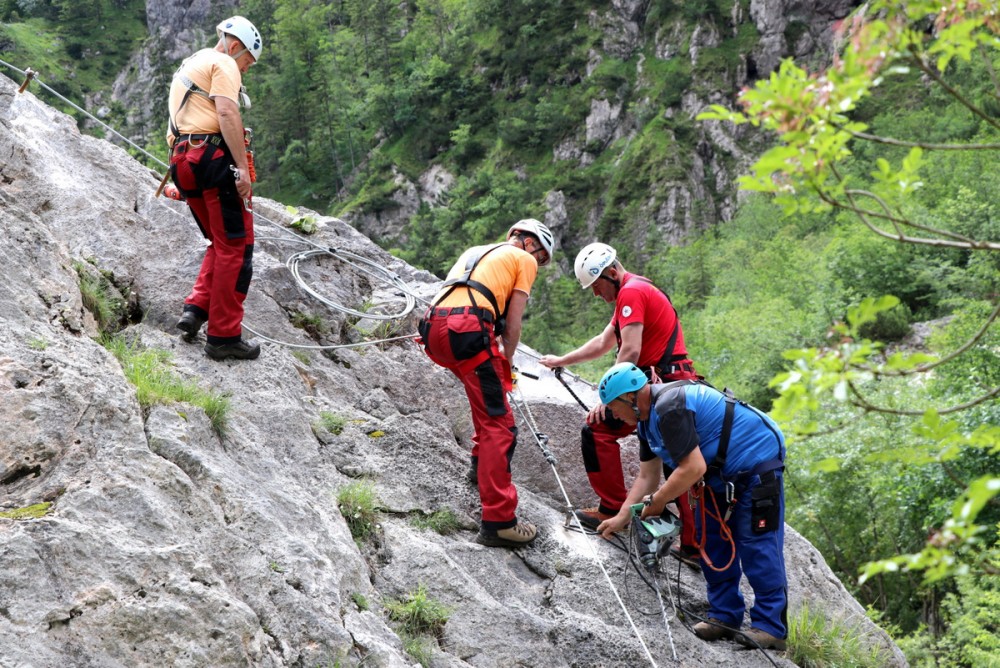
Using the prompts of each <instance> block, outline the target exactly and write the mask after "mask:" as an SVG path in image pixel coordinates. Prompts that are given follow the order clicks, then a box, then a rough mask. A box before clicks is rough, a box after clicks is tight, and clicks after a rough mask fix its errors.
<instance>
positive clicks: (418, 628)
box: [385, 584, 451, 637]
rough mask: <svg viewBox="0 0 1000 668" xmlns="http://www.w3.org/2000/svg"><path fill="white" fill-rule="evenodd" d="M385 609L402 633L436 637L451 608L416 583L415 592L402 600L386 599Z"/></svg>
mask: <svg viewBox="0 0 1000 668" xmlns="http://www.w3.org/2000/svg"><path fill="white" fill-rule="evenodd" d="M385 609H386V610H387V611H388V612H389V618H390V619H392V620H393V621H394V622H398V623H399V624H400V628H401V630H402V631H403V633H406V634H407V635H409V636H418V635H431V636H435V637H437V636H439V635H440V634H441V631H442V630H443V629H444V625H445V624H446V623H448V617H449V615H451V608H449V607H448V606H446V605H444V604H443V603H440V602H438V601H435V600H434V599H433V598H430V597H429V596H428V595H427V588H426V587H425V586H424V585H423V584H420V585H418V586H417V590H416V591H415V592H410V593H409V594H407V595H406V596H405V597H404V598H403V599H402V600H395V599H389V600H387V601H386V602H385Z"/></svg>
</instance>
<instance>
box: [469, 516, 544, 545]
mask: <svg viewBox="0 0 1000 668" xmlns="http://www.w3.org/2000/svg"><path fill="white" fill-rule="evenodd" d="M537 536H538V530H537V529H535V525H534V524H532V523H531V522H518V523H517V524H515V525H514V526H512V527H510V528H508V529H500V530H498V531H490V530H489V529H482V528H480V529H479V535H478V536H476V542H477V543H479V544H480V545H485V546H486V547H523V546H525V545H527V544H528V543H530V542H531V541H533V540H535V538H536V537H537Z"/></svg>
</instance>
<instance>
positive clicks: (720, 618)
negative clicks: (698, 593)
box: [597, 363, 788, 650]
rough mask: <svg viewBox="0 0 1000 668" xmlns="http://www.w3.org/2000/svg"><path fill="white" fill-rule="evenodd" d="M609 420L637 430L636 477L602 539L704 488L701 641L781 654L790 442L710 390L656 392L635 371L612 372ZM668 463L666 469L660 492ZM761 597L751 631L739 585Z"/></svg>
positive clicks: (605, 388)
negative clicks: (637, 510)
mask: <svg viewBox="0 0 1000 668" xmlns="http://www.w3.org/2000/svg"><path fill="white" fill-rule="evenodd" d="M598 393H599V394H600V396H601V401H602V402H604V404H605V405H606V406H607V407H608V409H609V410H610V411H611V413H612V414H613V415H614V416H615V417H616V418H618V419H619V420H622V421H624V422H626V423H628V424H630V425H633V426H638V431H639V475H638V477H637V478H636V479H635V482H634V483H633V484H632V489H631V490H629V493H628V498H626V499H625V503H624V505H623V506H622V509H621V511H619V512H618V514H617V515H615V516H614V517H612V518H610V519H607V520H604V521H603V522H601V524H600V525H599V526H598V527H597V530H598V531H599V532H601V533H602V534H603V535H604V536H605V537H610V536H611V534H612V533H615V532H617V531H621V530H622V529H624V528H625V527H626V526H628V524H629V522H630V521H631V516H630V512H631V506H632V505H633V504H637V503H645V508H643V511H642V516H643V517H650V516H657V515H660V514H661V513H662V512H663V508H664V506H665V505H666V504H667V502H668V501H670V500H671V499H673V498H676V497H677V495H678V494H680V493H681V492H683V491H685V490H687V489H690V488H691V487H692V485H697V484H699V482H700V483H703V484H701V485H700V486H699V487H698V488H697V489H699V494H701V495H703V497H704V498H702V499H701V505H700V510H699V513H698V515H699V516H700V518H701V521H700V522H699V523H698V524H699V525H700V529H701V543H702V544H703V546H704V559H703V560H702V564H701V570H702V573H704V575H705V584H706V588H707V591H708V619H706V620H705V621H701V622H698V623H697V624H695V625H694V632H695V634H696V635H697V636H698V637H699V638H702V639H703V640H710V641H711V640H720V639H722V638H735V639H736V641H737V642H739V643H740V644H743V645H746V646H748V647H761V648H763V649H778V650H783V649H785V646H786V640H785V638H786V637H787V635H788V620H787V609H788V581H787V579H786V576H785V556H784V545H785V492H784V483H783V473H782V472H783V471H784V468H785V438H784V436H783V435H782V433H781V430H779V429H778V425H776V424H775V423H774V421H772V420H771V418H769V417H768V416H767V415H765V414H764V413H762V412H761V411H759V410H757V409H756V408H754V407H753V406H750V405H749V404H747V403H745V402H742V401H739V400H738V399H736V398H734V397H733V396H732V395H731V394H729V393H728V392H720V391H718V390H716V389H715V388H713V387H710V386H709V385H706V384H705V383H698V382H693V381H683V380H682V381H675V382H672V383H667V384H664V385H652V384H650V383H649V381H648V380H647V378H646V376H645V374H643V372H642V371H640V370H639V369H638V368H637V367H636V366H635V365H634V364H629V363H624V364H616V365H615V366H613V367H611V368H610V369H609V370H608V372H607V373H605V374H604V377H603V378H601V383H600V385H599V386H598ZM661 464H662V468H663V470H664V472H667V473H668V475H667V478H666V481H665V482H664V483H663V484H662V485H660V469H661ZM744 574H745V575H746V576H747V581H748V582H749V583H750V587H751V588H752V589H753V593H754V604H753V607H752V608H751V609H750V629H748V630H746V631H740V630H739V629H740V625H741V624H742V623H743V612H744V609H745V604H744V602H743V594H742V593H741V592H740V578H741V577H742V575H744Z"/></svg>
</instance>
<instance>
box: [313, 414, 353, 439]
mask: <svg viewBox="0 0 1000 668" xmlns="http://www.w3.org/2000/svg"><path fill="white" fill-rule="evenodd" d="M345 426H347V418H346V417H344V416H342V415H337V414H336V413H331V412H330V411H320V413H319V420H317V421H316V422H315V423H314V424H313V429H322V430H323V431H326V432H329V433H331V434H334V435H335V436H339V435H340V433H341V432H343V431H344V427H345Z"/></svg>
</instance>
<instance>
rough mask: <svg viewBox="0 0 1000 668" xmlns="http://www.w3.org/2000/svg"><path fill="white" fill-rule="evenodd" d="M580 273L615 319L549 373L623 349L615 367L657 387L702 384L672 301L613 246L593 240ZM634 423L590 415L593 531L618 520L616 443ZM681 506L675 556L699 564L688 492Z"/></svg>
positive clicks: (621, 491)
mask: <svg viewBox="0 0 1000 668" xmlns="http://www.w3.org/2000/svg"><path fill="white" fill-rule="evenodd" d="M574 270H575V273H576V278H577V280H579V281H580V285H581V286H583V289H584V290H586V289H587V288H590V289H591V290H593V292H594V296H595V297H600V298H601V299H603V300H604V301H606V302H607V303H609V304H614V305H615V312H614V315H612V317H611V322H610V323H608V326H607V327H605V328H604V331H602V332H601V333H600V334H598V335H597V336H595V337H594V338H592V339H591V340H589V341H587V342H586V343H585V344H583V345H582V346H580V347H579V348H577V349H576V350H573V351H570V352H568V353H566V354H565V355H561V356H557V355H543V356H542V358H541V359H540V360H539V362H540V363H541V364H542V366H546V367H548V368H550V369H554V368H557V367H563V366H569V365H571V364H578V363H580V362H586V361H588V360H593V359H597V358H598V357H601V356H602V355H604V354H606V353H607V352H609V351H610V350H611V349H612V348H614V346H615V344H617V345H618V356H617V358H616V361H617V362H631V363H632V364H635V365H637V366H638V367H639V368H641V369H642V370H643V371H644V372H645V374H646V377H647V378H650V379H652V381H653V382H654V383H659V382H665V381H668V380H696V379H697V378H698V375H697V374H696V373H695V370H694V364H693V363H692V362H691V360H690V359H688V355H687V347H686V346H685V344H684V332H683V330H682V329H681V323H680V320H679V319H678V317H677V311H676V310H674V306H673V304H671V303H670V299H669V297H667V295H666V293H664V292H662V291H661V290H660V289H659V288H657V287H656V286H655V285H653V284H652V282H651V281H650V280H649V279H647V278H644V277H642V276H637V275H636V274H631V273H629V272H627V271H625V268H624V267H623V266H622V263H621V262H620V261H619V260H618V254H617V252H616V251H615V249H614V248H612V247H611V246H609V245H607V244H602V243H592V244H590V245H588V246H586V247H584V249H583V250H581V251H580V252H579V254H578V255H577V256H576V262H575V263H574ZM634 428H635V427H634V425H631V424H627V423H624V422H621V421H620V420H616V419H615V418H614V417H612V416H611V413H610V411H608V407H607V406H603V405H600V406H596V407H594V408H593V409H592V410H591V411H590V413H589V414H588V415H587V424H585V425H584V427H583V430H582V431H581V451H582V453H583V464H584V467H585V468H586V470H587V478H588V479H589V480H590V486H591V487H592V488H593V489H594V492H596V493H597V497H598V499H599V501H598V505H597V506H596V507H593V508H583V509H581V510H577V511H576V516H577V518H578V519H579V520H580V523H581V524H583V525H584V526H586V527H589V528H591V529H594V528H596V527H597V525H598V524H600V523H601V522H602V521H603V520H606V519H608V518H610V517H613V516H614V515H616V514H617V513H618V511H619V510H621V507H622V504H623V503H624V502H625V495H626V488H625V475H624V472H623V471H622V459H621V449H620V446H619V445H618V439H620V438H624V437H626V436H628V435H629V434H631V433H632V432H633V430H634ZM681 492H682V493H681V494H680V495H679V498H678V500H677V506H678V509H679V511H680V514H681V523H682V525H683V531H682V533H681V541H680V545H675V546H674V548H673V549H672V550H671V554H672V555H673V556H674V557H675V558H678V559H680V560H681V561H684V562H685V563H687V564H689V565H691V566H694V567H697V565H698V559H699V556H698V555H699V553H698V549H697V548H696V547H695V546H694V513H693V512H692V510H691V505H690V504H689V501H688V494H687V490H681Z"/></svg>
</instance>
